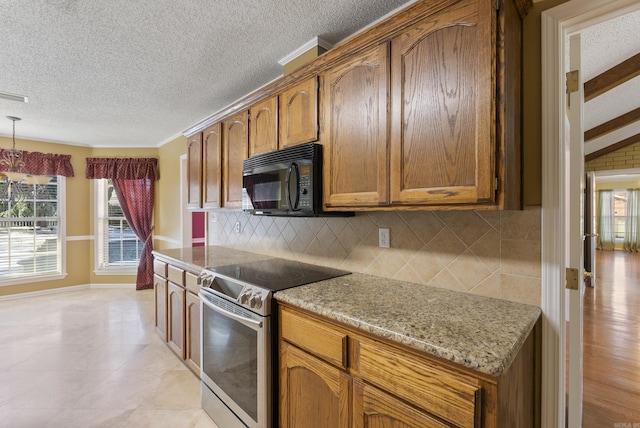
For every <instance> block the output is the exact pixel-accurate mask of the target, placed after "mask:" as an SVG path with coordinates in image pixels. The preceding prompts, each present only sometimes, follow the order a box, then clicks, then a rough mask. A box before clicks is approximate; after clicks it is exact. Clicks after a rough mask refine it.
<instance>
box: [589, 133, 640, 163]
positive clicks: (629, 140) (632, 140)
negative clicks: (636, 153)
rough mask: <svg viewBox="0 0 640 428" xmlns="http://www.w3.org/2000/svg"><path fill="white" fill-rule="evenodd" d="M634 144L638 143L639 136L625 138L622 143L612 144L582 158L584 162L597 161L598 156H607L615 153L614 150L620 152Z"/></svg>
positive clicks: (639, 141)
mask: <svg viewBox="0 0 640 428" xmlns="http://www.w3.org/2000/svg"><path fill="white" fill-rule="evenodd" d="M635 143H640V134H636V135H634V136H632V137H629V138H626V139H624V140H622V141H619V142H617V143H615V144H612V145H610V146H608V147H604V148H602V149H600V150H597V151H595V152H593V153H589V154H588V155H586V156H585V157H584V160H585V162H589V161H591V160H594V159H597V158H599V157H600V156H604V155H607V154H609V153H612V152H615V151H616V150H620V149H622V148H625V147H627V146H630V145H631V144H635Z"/></svg>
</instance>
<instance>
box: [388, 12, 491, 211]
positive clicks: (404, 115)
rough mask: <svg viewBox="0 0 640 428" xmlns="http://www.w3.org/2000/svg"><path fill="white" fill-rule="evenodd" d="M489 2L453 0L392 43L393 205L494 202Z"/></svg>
mask: <svg viewBox="0 0 640 428" xmlns="http://www.w3.org/2000/svg"><path fill="white" fill-rule="evenodd" d="M491 5H492V1H489V0H477V1H464V2H457V3H455V4H453V5H452V6H450V7H448V8H445V9H443V10H442V11H440V12H438V13H435V14H433V15H432V16H429V17H427V18H425V19H423V20H422V21H420V22H418V23H417V24H415V25H412V26H410V27H409V28H407V29H406V30H404V31H403V32H402V33H400V34H399V35H397V36H396V37H394V38H393V39H392V40H391V75H392V80H391V82H392V87H391V94H392V97H391V144H390V148H391V182H390V189H391V204H394V205H403V204H408V205H413V204H478V203H492V202H493V201H494V197H495V187H494V186H495V178H496V175H495V170H496V169H495V162H496V150H495V144H494V141H493V139H492V135H493V134H494V129H495V117H496V98H495V93H496V91H495V80H494V79H493V76H494V75H495V70H494V68H493V64H494V62H493V61H494V58H495V51H496V39H495V34H496V31H495V28H493V27H494V26H493V23H494V22H495V14H496V11H495V9H493V8H492V7H491Z"/></svg>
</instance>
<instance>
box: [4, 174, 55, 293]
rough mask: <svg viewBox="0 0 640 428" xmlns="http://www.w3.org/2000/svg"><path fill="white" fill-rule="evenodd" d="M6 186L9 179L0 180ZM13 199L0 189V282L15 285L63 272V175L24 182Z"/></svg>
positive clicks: (53, 276)
mask: <svg viewBox="0 0 640 428" xmlns="http://www.w3.org/2000/svg"><path fill="white" fill-rule="evenodd" d="M3 186H5V187H4V189H6V186H7V178H6V177H3V178H2V179H1V180H0V188H2V187H3ZM19 186H20V187H21V189H22V191H23V192H22V195H23V196H22V197H17V198H15V199H14V200H12V199H11V198H9V197H8V194H7V193H5V192H0V195H1V196H0V283H7V284H15V283H20V282H34V281H36V280H42V279H43V278H44V279H58V277H61V275H62V260H63V248H64V246H63V245H62V242H61V241H62V236H63V235H62V230H61V229H62V226H63V225H62V224H61V223H62V219H64V213H63V212H62V211H63V210H64V205H65V204H64V195H63V190H62V189H64V177H62V176H57V177H55V176H54V177H53V178H52V179H51V181H50V182H49V183H48V184H44V185H37V184H24V183H21V184H19Z"/></svg>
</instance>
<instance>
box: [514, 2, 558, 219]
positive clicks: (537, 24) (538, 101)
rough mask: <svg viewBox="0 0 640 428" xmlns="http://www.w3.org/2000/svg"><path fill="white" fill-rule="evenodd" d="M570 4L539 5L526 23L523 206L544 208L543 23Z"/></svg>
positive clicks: (523, 76) (524, 50) (542, 3)
mask: <svg viewBox="0 0 640 428" xmlns="http://www.w3.org/2000/svg"><path fill="white" fill-rule="evenodd" d="M565 1H567V0H542V1H536V2H535V4H534V5H533V8H532V9H531V11H530V12H529V14H528V15H527V17H526V18H525V20H524V37H523V44H524V47H523V52H524V58H523V62H522V66H523V72H522V79H523V108H522V115H523V121H522V133H523V134H522V144H523V147H522V154H523V165H522V167H523V168H522V169H523V189H524V190H523V192H524V193H523V202H524V205H525V206H530V205H541V204H542V160H541V159H542V107H541V106H542V95H541V94H542V70H541V42H540V38H541V19H540V15H541V13H542V12H543V11H544V10H547V9H551V8H552V7H555V6H557V5H559V4H561V3H564V2H565Z"/></svg>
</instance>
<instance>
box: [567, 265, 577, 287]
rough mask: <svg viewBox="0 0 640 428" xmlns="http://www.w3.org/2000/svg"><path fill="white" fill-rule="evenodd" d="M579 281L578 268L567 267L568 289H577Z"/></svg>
mask: <svg viewBox="0 0 640 428" xmlns="http://www.w3.org/2000/svg"><path fill="white" fill-rule="evenodd" d="M578 282H579V278H578V269H574V268H567V287H566V288H567V290H577V289H578Z"/></svg>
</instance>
